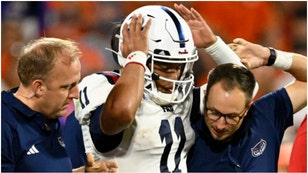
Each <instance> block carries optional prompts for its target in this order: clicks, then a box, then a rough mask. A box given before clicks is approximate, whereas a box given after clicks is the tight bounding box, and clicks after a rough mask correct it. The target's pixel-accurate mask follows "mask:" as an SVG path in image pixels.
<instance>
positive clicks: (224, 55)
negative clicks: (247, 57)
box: [205, 36, 244, 66]
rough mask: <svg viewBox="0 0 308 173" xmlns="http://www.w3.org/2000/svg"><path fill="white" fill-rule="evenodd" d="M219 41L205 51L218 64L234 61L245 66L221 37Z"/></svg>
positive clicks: (218, 38)
mask: <svg viewBox="0 0 308 173" xmlns="http://www.w3.org/2000/svg"><path fill="white" fill-rule="evenodd" d="M216 37H217V41H216V42H215V43H214V44H212V45H211V46H210V47H207V48H205V51H206V52H207V53H208V54H209V55H210V56H211V57H212V58H213V59H214V60H215V61H216V63H217V64H226V63H233V64H237V65H240V66H244V65H243V64H242V63H241V60H240V58H239V57H238V56H237V55H236V53H235V52H234V51H233V50H232V49H231V48H230V47H229V46H228V45H227V44H226V43H225V42H224V41H223V40H222V39H221V38H220V37H219V36H216Z"/></svg>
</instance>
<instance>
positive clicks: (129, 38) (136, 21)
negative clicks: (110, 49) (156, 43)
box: [121, 14, 151, 57]
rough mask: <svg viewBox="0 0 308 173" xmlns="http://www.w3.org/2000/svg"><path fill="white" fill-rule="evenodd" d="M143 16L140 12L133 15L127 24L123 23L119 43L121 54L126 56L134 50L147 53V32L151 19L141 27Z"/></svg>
mask: <svg viewBox="0 0 308 173" xmlns="http://www.w3.org/2000/svg"><path fill="white" fill-rule="evenodd" d="M142 22H143V18H142V15H141V14H138V16H137V15H133V17H132V20H131V22H130V23H129V24H127V23H125V24H124V28H123V43H122V45H121V51H122V55H123V56H124V57H127V56H128V55H129V54H130V53H132V52H135V51H142V52H144V53H145V54H148V51H149V39H148V32H149V29H150V26H151V20H148V21H147V23H146V25H145V26H144V27H142Z"/></svg>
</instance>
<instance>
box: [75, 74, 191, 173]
mask: <svg viewBox="0 0 308 173" xmlns="http://www.w3.org/2000/svg"><path fill="white" fill-rule="evenodd" d="M109 74H111V75H114V73H110V72H109ZM108 78H109V79H108ZM111 78H112V77H111ZM111 78H110V77H106V75H102V74H93V75H90V76H88V77H85V78H84V79H83V80H82V82H81V83H80V84H79V89H80V99H79V100H76V101H75V108H76V110H75V113H76V118H77V119H78V120H79V121H80V123H81V124H82V130H83V135H84V141H85V146H86V152H92V153H94V154H95V156H96V157H101V156H103V157H102V158H104V159H105V160H114V161H115V162H117V163H118V165H119V172H120V173H121V172H174V171H175V172H187V169H186V159H187V153H188V151H189V149H190V148H191V146H192V145H193V143H194V139H195V136H194V131H193V129H192V128H191V126H190V119H189V117H190V112H191V107H192V99H193V95H192V92H191V94H190V95H189V96H188V97H187V99H186V100H185V102H183V103H181V104H177V105H165V106H160V105H157V104H155V103H154V102H153V101H152V100H151V99H150V98H149V96H148V95H147V94H144V96H143V99H142V102H141V104H140V107H139V108H138V110H137V113H136V116H135V121H134V123H133V124H132V125H131V126H130V127H129V128H128V129H126V130H125V131H124V135H123V138H122V140H121V143H120V145H119V146H117V147H116V148H115V149H114V150H111V151H109V152H107V153H100V152H98V151H97V150H96V149H95V147H94V145H93V142H92V140H91V136H90V133H89V127H88V125H89V121H90V120H89V118H90V116H91V111H93V110H95V109H96V108H97V107H98V106H100V105H102V104H104V103H105V101H106V99H107V96H108V94H109V92H110V91H111V89H112V88H113V86H114V83H113V82H114V81H112V80H110V79H111ZM119 106H120V105H119ZM106 142H108V141H106Z"/></svg>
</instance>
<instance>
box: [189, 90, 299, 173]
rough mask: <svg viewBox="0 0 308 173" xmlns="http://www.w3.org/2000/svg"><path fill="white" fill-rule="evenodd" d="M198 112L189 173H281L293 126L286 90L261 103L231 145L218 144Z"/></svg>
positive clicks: (252, 108) (259, 101)
mask: <svg viewBox="0 0 308 173" xmlns="http://www.w3.org/2000/svg"><path fill="white" fill-rule="evenodd" d="M198 98H199V97H194V99H198ZM194 102H195V100H194ZM194 111H195V112H192V115H191V116H192V119H193V120H194V121H193V124H192V126H193V128H194V130H195V133H196V138H195V144H194V145H193V147H192V148H191V150H190V151H189V154H188V159H187V166H188V171H189V172H277V163H278V157H279V151H280V144H281V140H282V138H283V135H284V132H285V130H286V128H288V127H289V126H291V125H293V107H292V103H291V101H290V98H289V96H288V94H287V92H286V90H285V89H284V88H283V89H280V90H278V91H275V92H273V93H269V94H267V95H265V96H263V97H262V98H260V99H258V100H257V101H256V102H255V103H254V104H253V105H252V106H251V108H250V109H249V112H248V113H247V116H246V117H245V118H244V120H243V123H242V126H241V127H240V129H239V130H238V131H237V132H236V133H235V134H234V137H233V138H232V140H231V141H228V142H219V141H215V140H214V139H213V138H212V137H211V134H210V132H209V130H208V128H207V126H206V124H205V123H204V119H203V115H200V113H196V109H194ZM196 119H198V120H196Z"/></svg>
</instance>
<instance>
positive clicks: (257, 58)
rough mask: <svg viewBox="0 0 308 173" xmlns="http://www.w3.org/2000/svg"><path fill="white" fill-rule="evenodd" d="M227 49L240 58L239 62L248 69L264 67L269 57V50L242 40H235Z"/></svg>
mask: <svg viewBox="0 0 308 173" xmlns="http://www.w3.org/2000/svg"><path fill="white" fill-rule="evenodd" d="M229 47H230V48H231V49H232V50H233V51H234V52H235V53H236V54H237V55H238V56H239V57H240V58H241V62H242V63H243V64H244V65H245V66H246V67H247V68H249V69H254V68H257V67H261V66H265V65H266V64H267V61H268V57H269V56H270V50H269V49H268V48H267V47H264V46H261V45H259V44H254V43H251V42H249V41H246V40H244V39H242V38H236V39H234V40H233V43H231V44H229Z"/></svg>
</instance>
